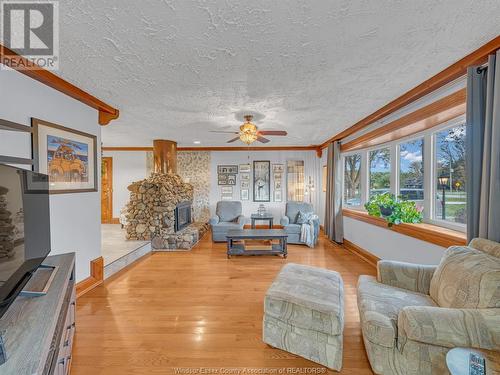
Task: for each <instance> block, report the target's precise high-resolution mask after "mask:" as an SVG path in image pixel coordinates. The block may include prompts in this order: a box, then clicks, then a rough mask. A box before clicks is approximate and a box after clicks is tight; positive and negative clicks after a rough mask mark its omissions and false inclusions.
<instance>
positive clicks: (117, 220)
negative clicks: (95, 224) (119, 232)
mask: <svg viewBox="0 0 500 375" xmlns="http://www.w3.org/2000/svg"><path fill="white" fill-rule="evenodd" d="M111 224H120V218H118V217H114V218H112V219H111Z"/></svg>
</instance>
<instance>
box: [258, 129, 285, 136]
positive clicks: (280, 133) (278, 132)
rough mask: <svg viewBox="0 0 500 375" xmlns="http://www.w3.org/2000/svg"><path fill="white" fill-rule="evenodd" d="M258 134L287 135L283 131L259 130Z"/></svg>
mask: <svg viewBox="0 0 500 375" xmlns="http://www.w3.org/2000/svg"><path fill="white" fill-rule="evenodd" d="M259 134H262V135H283V136H284V135H288V133H287V132H286V131H284V130H259Z"/></svg>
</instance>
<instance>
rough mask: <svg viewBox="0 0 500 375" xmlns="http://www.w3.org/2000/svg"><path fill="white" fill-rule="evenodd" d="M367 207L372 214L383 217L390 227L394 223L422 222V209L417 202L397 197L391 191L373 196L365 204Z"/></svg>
mask: <svg viewBox="0 0 500 375" xmlns="http://www.w3.org/2000/svg"><path fill="white" fill-rule="evenodd" d="M365 209H366V211H368V214H369V215H371V216H376V217H383V218H384V219H385V220H386V221H387V224H388V226H390V227H391V226H392V225H394V224H396V225H397V224H401V223H412V224H416V223H421V222H422V210H421V209H419V208H418V207H417V206H416V204H415V202H413V201H408V200H404V199H402V198H401V197H395V196H394V194H391V193H384V194H377V195H375V196H373V197H371V198H370V200H369V201H368V202H367V203H366V204H365Z"/></svg>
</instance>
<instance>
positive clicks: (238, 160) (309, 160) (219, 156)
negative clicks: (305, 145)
mask: <svg viewBox="0 0 500 375" xmlns="http://www.w3.org/2000/svg"><path fill="white" fill-rule="evenodd" d="M249 157H250V158H249ZM254 160H269V161H270V162H271V169H272V164H285V165H286V162H287V160H304V169H305V178H306V181H307V180H308V178H309V176H312V178H313V181H314V183H315V185H316V190H315V192H314V194H313V195H312V202H313V205H314V206H315V211H316V212H318V210H319V209H320V194H321V167H320V165H321V164H320V161H321V160H320V159H319V158H318V157H317V156H316V151H254V152H252V151H250V152H247V151H213V152H212V153H211V171H210V172H211V173H210V179H211V183H210V186H211V189H210V212H211V214H212V215H213V214H215V207H216V204H217V202H218V201H219V200H220V197H221V187H220V186H218V185H217V166H218V165H239V164H248V163H250V164H252V163H253V161H254ZM271 175H272V171H271ZM252 176H253V174H250V178H251V179H252V178H253V177H252ZM283 184H284V186H283V202H281V203H280V202H272V201H271V202H262V204H264V205H265V206H266V209H267V211H268V212H270V213H272V214H273V216H274V223H275V224H279V220H280V218H281V217H282V216H283V215H284V214H285V201H286V177H285V176H284V181H283ZM250 185H252V181H250ZM239 186H240V174H239V173H238V177H237V181H236V186H233V199H234V200H240V187H239ZM272 191H273V182H272V177H271V200H272V195H273V194H272ZM306 201H309V199H308V198H306ZM242 204H243V214H244V215H245V216H247V217H250V215H251V214H252V213H256V212H257V208H258V207H259V205H260V204H261V202H253V193H252V189H251V188H250V200H248V201H242ZM318 215H319V216H320V217H322V216H321V215H320V214H319V212H318ZM259 224H265V223H264V222H262V223H259Z"/></svg>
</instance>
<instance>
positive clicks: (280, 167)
mask: <svg viewBox="0 0 500 375" xmlns="http://www.w3.org/2000/svg"><path fill="white" fill-rule="evenodd" d="M284 170H285V166H284V165H283V164H273V172H274V173H283V171H284Z"/></svg>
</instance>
